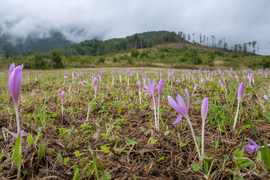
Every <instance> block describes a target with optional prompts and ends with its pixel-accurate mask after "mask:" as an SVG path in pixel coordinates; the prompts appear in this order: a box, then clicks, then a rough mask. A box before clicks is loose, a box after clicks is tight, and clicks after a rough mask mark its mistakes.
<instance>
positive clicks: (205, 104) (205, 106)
mask: <svg viewBox="0 0 270 180" xmlns="http://www.w3.org/2000/svg"><path fill="white" fill-rule="evenodd" d="M207 111H208V98H207V97H205V98H204V99H203V102H202V108H201V116H202V120H203V121H204V120H205V119H206V116H207Z"/></svg>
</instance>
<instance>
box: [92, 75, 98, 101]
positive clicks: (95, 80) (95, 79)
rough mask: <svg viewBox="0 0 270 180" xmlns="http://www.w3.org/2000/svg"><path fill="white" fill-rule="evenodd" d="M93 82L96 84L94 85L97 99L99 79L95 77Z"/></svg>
mask: <svg viewBox="0 0 270 180" xmlns="http://www.w3.org/2000/svg"><path fill="white" fill-rule="evenodd" d="M93 82H94V85H95V98H96V97H97V87H98V85H97V83H98V78H97V77H94V78H93Z"/></svg>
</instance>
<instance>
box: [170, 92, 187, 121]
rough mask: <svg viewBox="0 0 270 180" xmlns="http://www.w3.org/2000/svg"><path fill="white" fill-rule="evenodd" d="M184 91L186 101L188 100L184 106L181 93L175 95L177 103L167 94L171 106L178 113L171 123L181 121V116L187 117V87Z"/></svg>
mask: <svg viewBox="0 0 270 180" xmlns="http://www.w3.org/2000/svg"><path fill="white" fill-rule="evenodd" d="M185 91H186V95H187V101H188V104H187V106H186V104H185V101H184V100H183V98H182V96H181V95H179V94H178V95H177V101H178V103H176V102H175V100H174V99H173V98H172V97H171V96H168V101H169V104H170V105H171V106H172V108H173V109H175V110H176V111H177V112H178V113H179V114H180V115H179V116H178V117H177V119H176V120H175V122H174V123H173V124H177V123H179V122H180V121H181V119H182V118H183V116H184V117H185V118H187V119H189V116H188V108H189V93H188V90H187V89H185Z"/></svg>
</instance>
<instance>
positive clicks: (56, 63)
mask: <svg viewBox="0 0 270 180" xmlns="http://www.w3.org/2000/svg"><path fill="white" fill-rule="evenodd" d="M51 58H52V65H53V67H54V68H57V69H58V68H63V63H62V53H61V52H60V50H57V49H54V48H52V49H51Z"/></svg>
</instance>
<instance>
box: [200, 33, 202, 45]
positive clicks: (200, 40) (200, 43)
mask: <svg viewBox="0 0 270 180" xmlns="http://www.w3.org/2000/svg"><path fill="white" fill-rule="evenodd" d="M200 44H202V34H201V33H200Z"/></svg>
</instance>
